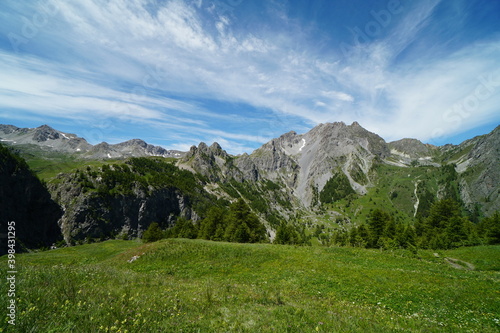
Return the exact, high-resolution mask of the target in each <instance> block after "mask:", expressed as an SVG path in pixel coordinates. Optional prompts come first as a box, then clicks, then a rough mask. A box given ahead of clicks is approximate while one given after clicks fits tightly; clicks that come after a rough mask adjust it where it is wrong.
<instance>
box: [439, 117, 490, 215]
mask: <svg viewBox="0 0 500 333" xmlns="http://www.w3.org/2000/svg"><path fill="white" fill-rule="evenodd" d="M447 151H448V152H451V153H454V154H453V157H454V158H452V159H451V160H450V161H449V163H454V164H456V170H457V171H458V172H459V174H460V185H461V186H460V192H461V193H460V194H461V197H462V200H463V201H464V203H465V204H466V205H468V206H469V208H473V206H474V205H475V204H478V205H479V206H481V208H482V211H483V213H485V214H486V215H491V214H492V213H493V212H495V211H497V210H498V209H499V208H500V187H499V184H500V126H498V127H497V128H495V129H494V130H493V131H492V132H491V133H489V134H486V135H482V136H478V137H475V138H473V139H470V140H467V141H465V142H463V143H461V144H460V145H458V146H454V147H447Z"/></svg>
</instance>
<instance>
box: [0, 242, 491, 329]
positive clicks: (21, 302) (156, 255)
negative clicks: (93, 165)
mask: <svg viewBox="0 0 500 333" xmlns="http://www.w3.org/2000/svg"><path fill="white" fill-rule="evenodd" d="M460 254H461V253H460V252H454V253H451V252H450V254H449V253H439V255H440V257H435V256H434V255H433V253H431V252H419V254H418V258H413V257H411V256H410V255H409V254H407V253H406V252H397V253H394V252H381V251H378V250H365V249H358V248H316V247H314V248H311V247H292V246H277V245H264V244H253V245H250V244H229V243H216V242H208V241H200V240H181V239H170V240H164V241H161V242H158V243H151V244H141V243H139V242H137V241H108V242H104V243H99V244H90V245H82V246H76V247H71V248H63V249H58V250H52V251H47V252H41V253H32V254H23V255H18V256H17V263H16V264H17V266H18V273H17V285H16V288H17V306H18V308H17V319H16V323H17V325H16V327H15V330H14V329H13V327H11V326H10V325H7V322H6V320H5V321H4V322H3V323H2V327H3V331H4V332H7V331H16V332H316V331H319V332H349V331H354V332H392V331H399V332H403V331H426V332H443V331H444V332H456V331H473V332H498V331H499V330H500V274H499V272H498V271H495V269H496V270H498V269H499V262H500V247H493V246H490V247H476V248H470V249H468V250H467V251H464V252H463V254H464V255H465V256H466V257H467V258H465V257H464V258H460V257H457V256H459V255H460ZM482 255H484V256H485V257H482ZM134 256H139V257H138V258H137V259H136V260H134V261H133V262H128V261H129V260H130V259H131V258H132V257H134ZM445 256H450V257H454V258H458V259H462V260H469V261H470V260H473V261H472V263H474V264H475V265H476V270H474V271H467V270H458V269H454V268H452V267H450V266H449V265H448V264H446V263H445V262H444V259H443V257H445ZM486 256H487V258H486ZM0 264H1V265H3V266H4V267H6V265H7V264H6V258H5V257H3V258H2V260H0ZM4 271H5V270H4ZM1 286H2V287H1V288H2V290H1V294H2V297H1V298H0V299H1V307H2V309H6V304H7V289H6V288H7V287H6V284H5V283H2V284H1ZM4 317H5V316H4Z"/></svg>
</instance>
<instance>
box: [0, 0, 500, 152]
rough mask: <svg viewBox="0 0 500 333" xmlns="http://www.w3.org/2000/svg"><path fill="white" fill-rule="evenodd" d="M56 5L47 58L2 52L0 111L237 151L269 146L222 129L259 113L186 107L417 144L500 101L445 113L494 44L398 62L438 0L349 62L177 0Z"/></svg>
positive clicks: (483, 69)
mask: <svg viewBox="0 0 500 333" xmlns="http://www.w3.org/2000/svg"><path fill="white" fill-rule="evenodd" d="M51 3H52V4H53V6H54V7H57V8H58V9H59V11H58V14H57V15H58V16H57V20H58V22H57V24H56V25H47V27H44V34H40V36H38V37H37V40H36V41H33V43H32V44H33V45H35V44H36V43H35V42H40V43H41V44H43V42H44V41H45V42H46V43H47V45H46V47H53V48H54V49H55V50H56V51H55V52H53V54H52V55H51V56H52V57H53V59H52V60H47V59H43V58H42V57H40V58H36V57H22V56H18V55H17V56H11V55H9V54H7V53H0V57H1V58H2V60H5V61H2V62H1V63H0V73H1V74H0V75H1V76H2V79H1V80H0V94H1V95H2V97H1V98H0V107H2V108H18V109H25V110H33V111H34V112H46V113H47V114H48V115H52V116H57V117H93V116H100V117H113V118H118V119H122V120H123V119H125V120H128V121H142V122H143V123H146V124H149V125H150V126H154V124H155V123H158V122H160V123H162V126H165V127H168V128H175V129H177V130H179V131H185V132H186V133H191V132H194V131H195V132H197V133H202V134H203V136H204V137H205V138H207V139H208V138H219V139H220V140H221V141H222V140H227V142H228V143H229V142H230V143H231V145H232V146H233V147H238V145H240V146H239V147H241V148H243V147H246V146H245V145H246V144H241V142H254V143H262V142H263V140H267V139H268V138H269V130H267V129H259V128H258V127H257V126H255V125H254V126H253V127H249V128H248V129H246V131H245V132H244V133H241V134H234V133H231V132H229V131H223V130H221V127H220V126H221V125H220V122H221V121H223V120H227V121H228V122H230V121H231V122H232V123H236V122H238V121H239V122H245V121H246V122H248V123H252V122H254V123H255V117H258V116H254V115H253V114H252V113H247V114H245V115H241V116H240V117H241V118H242V120H241V119H240V120H230V119H229V120H228V115H227V113H224V114H222V113H219V112H217V110H211V111H209V110H206V109H205V108H204V105H203V102H190V101H194V100H196V101H199V100H202V101H207V100H208V101H218V102H224V103H234V104H235V105H236V104H243V105H248V106H250V107H251V108H253V109H255V110H256V111H255V112H256V113H257V114H259V116H260V115H261V114H260V113H259V112H258V111H259V110H271V111H272V112H274V114H275V116H276V117H277V118H281V119H282V120H281V122H282V123H285V122H286V121H287V119H288V117H291V118H292V119H294V120H296V119H297V118H300V119H302V122H301V124H302V125H304V124H307V125H308V126H309V125H310V126H313V125H315V124H317V123H320V122H325V121H336V120H343V121H346V122H351V121H354V120H357V121H359V122H360V123H361V125H363V126H366V127H368V128H369V129H371V130H374V131H377V132H378V133H379V134H381V135H382V136H384V137H385V138H389V139H397V138H400V137H402V136H414V137H418V138H421V139H424V140H428V139H432V138H433V137H435V136H436V135H438V134H439V133H443V134H449V135H451V134H453V133H455V132H457V131H459V130H462V129H464V128H471V127H472V126H476V125H478V124H481V123H483V122H484V121H487V119H492V118H494V117H495V116H494V115H495V112H497V110H498V107H497V106H498V105H500V104H499V103H498V102H499V97H498V96H500V93H498V92H495V93H492V94H491V96H490V97H488V99H485V100H481V103H480V105H478V106H477V108H475V110H474V112H469V114H470V115H469V116H467V117H462V118H463V119H462V120H461V121H458V120H457V119H458V118H457V116H456V115H455V114H450V113H449V111H447V110H449V109H450V108H452V110H453V107H454V105H455V104H456V103H462V102H464V100H465V98H467V96H468V95H469V94H470V93H471V92H474V89H475V88H476V86H477V85H478V84H479V83H478V77H479V76H480V75H483V76H484V75H490V74H491V75H493V74H494V75H497V73H498V72H496V71H495V70H496V69H497V68H498V60H496V59H499V58H500V50H499V44H498V41H490V42H489V43H483V44H480V43H476V44H474V45H469V46H468V48H467V49H463V50H458V51H456V52H454V53H453V54H449V55H448V56H446V57H442V58H439V59H433V58H432V57H426V58H425V60H426V61H427V62H426V63H419V62H412V63H411V64H407V63H404V62H403V63H398V64H397V65H395V63H394V60H395V59H396V58H397V57H399V56H401V54H402V52H403V51H404V50H407V48H408V46H409V45H411V44H412V43H413V42H414V41H415V40H416V39H417V38H418V37H419V34H421V33H422V31H423V29H425V28H426V27H428V25H429V22H431V20H432V19H433V16H432V15H433V13H434V10H435V8H436V6H437V5H438V4H439V3H440V1H430V0H429V1H423V2H418V3H417V4H415V5H412V6H409V8H410V7H411V8H412V9H411V10H410V11H407V12H405V13H403V14H401V17H400V19H396V18H394V19H393V20H392V23H391V25H390V26H388V27H387V37H386V38H384V39H374V40H372V41H368V42H367V43H364V44H359V45H357V46H356V48H355V49H354V51H355V52H354V53H353V55H352V57H351V58H349V59H346V58H344V56H343V55H341V54H338V53H336V52H335V50H334V49H332V50H330V52H329V53H328V54H326V55H325V54H319V53H318V52H317V50H316V49H315V48H314V47H312V46H311V45H312V44H313V43H308V40H307V38H309V37H311V36H307V33H304V34H301V35H299V36H297V35H296V34H288V35H287V34H286V33H282V32H281V33H279V34H276V33H275V32H274V31H270V30H268V31H266V30H265V29H264V28H262V27H260V28H259V29H255V30H251V28H250V29H249V30H248V31H242V30H237V29H234V23H235V22H234V21H233V20H232V19H231V18H230V17H228V16H220V15H217V13H216V12H217V11H216V10H213V11H212V12H209V13H207V12H205V10H206V8H203V7H202V6H196V5H192V4H191V5H190V4H189V3H188V2H185V1H180V0H167V1H165V2H161V4H162V5H161V6H160V7H158V8H153V9H150V8H148V9H146V7H147V6H145V4H146V1H141V0H133V1H125V0H113V1H100V0H93V1H90V0H89V1H84V2H79V3H75V2H67V1H63V0H53V1H51ZM159 4H160V2H158V5H159ZM40 6H41V4H40ZM285 13H286V10H279V11H277V14H279V16H280V17H279V18H278V19H279V20H280V22H287V21H288V18H287V17H286V15H285ZM54 19H56V18H54ZM44 36H50V37H51V38H48V39H46V40H44V38H45V37H44ZM297 45H300V47H297ZM28 46H30V45H28ZM58 50H63V51H65V53H64V54H65V56H66V55H67V56H68V57H69V59H63V58H64V57H65V56H59V55H58V52H57V51H58ZM68 50H70V51H71V52H69V51H68ZM414 58H418V57H417V55H416V56H415V57H414ZM67 64H71V65H67ZM495 89H499V90H500V88H495ZM495 91H496V90H495ZM165 96H169V97H165ZM446 112H448V113H446ZM464 114H465V113H464ZM450 119H451V121H450ZM294 124H295V125H297V122H294ZM429 124H432V125H429ZM280 125H283V126H280V128H281V127H286V125H287V124H280ZM431 127H432V128H431ZM438 132H439V133H438ZM277 134H278V135H279V134H280V133H277ZM198 135H201V134H198ZM439 135H442V134H439ZM223 142H225V141H223ZM238 142H240V143H238ZM247 148H248V147H247Z"/></svg>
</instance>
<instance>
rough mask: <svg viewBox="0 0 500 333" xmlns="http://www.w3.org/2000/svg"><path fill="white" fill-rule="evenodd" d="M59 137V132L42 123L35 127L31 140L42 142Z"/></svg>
mask: <svg viewBox="0 0 500 333" xmlns="http://www.w3.org/2000/svg"><path fill="white" fill-rule="evenodd" d="M60 137H61V136H60V134H59V132H58V131H56V130H55V129H53V128H52V127H50V126H48V125H42V126H40V127H38V128H36V129H35V132H34V134H33V140H35V141H37V142H42V141H47V140H57V139H59V138H60Z"/></svg>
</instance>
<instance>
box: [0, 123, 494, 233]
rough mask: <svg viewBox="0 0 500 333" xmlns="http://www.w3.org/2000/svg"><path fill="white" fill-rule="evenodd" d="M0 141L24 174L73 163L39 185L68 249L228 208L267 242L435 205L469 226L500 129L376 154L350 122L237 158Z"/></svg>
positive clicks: (490, 184) (485, 188)
mask: <svg viewBox="0 0 500 333" xmlns="http://www.w3.org/2000/svg"><path fill="white" fill-rule="evenodd" d="M0 140H1V142H2V143H3V144H6V145H7V146H10V147H13V148H14V149H15V150H17V151H18V152H20V153H21V156H23V157H24V158H26V161H27V162H28V164H29V165H30V166H32V165H35V164H37V163H39V162H40V160H45V162H46V160H48V159H49V158H48V157H47V156H48V155H47V154H52V155H50V156H52V157H51V158H52V160H51V162H50V163H53V164H57V162H58V160H57V158H60V159H63V158H68V156H70V157H71V158H72V160H73V161H74V164H72V166H71V167H68V168H67V169H64V170H61V171H62V172H60V173H59V174H58V175H53V176H51V177H47V178H46V179H43V180H44V181H45V182H47V188H48V191H49V192H50V196H51V198H52V199H53V200H54V201H55V202H57V203H58V205H59V206H60V207H61V209H62V211H63V212H64V213H63V214H62V216H61V217H59V218H58V221H57V222H58V224H59V227H60V228H61V230H62V235H63V236H64V239H65V240H66V242H72V241H75V240H76V241H77V240H82V239H84V238H86V237H87V238H88V237H92V238H98V237H101V238H102V237H108V236H110V235H115V236H116V235H118V234H124V235H126V236H127V237H137V236H140V235H141V234H142V232H143V231H144V230H145V229H146V228H147V227H148V226H149V225H150V224H151V223H152V222H158V223H159V224H160V225H161V226H162V227H164V228H167V227H171V226H173V225H175V223H176V221H177V220H178V219H179V218H184V219H189V220H192V221H193V222H194V223H196V221H199V220H201V219H203V218H204V217H206V214H207V211H208V209H209V207H210V206H212V205H227V204H229V203H230V202H233V201H235V200H236V199H238V198H242V199H244V200H245V201H246V202H247V203H248V205H249V206H250V207H251V209H252V211H253V212H255V214H257V215H258V216H259V218H260V219H261V220H262V221H263V223H264V224H265V225H266V227H267V229H268V233H269V236H270V238H271V239H272V238H273V237H274V235H275V231H276V229H277V227H278V225H279V224H280V223H281V222H280V221H288V223H291V224H294V225H299V226H307V227H308V228H314V227H317V226H318V225H322V226H327V227H331V228H333V229H335V228H337V227H339V226H342V225H345V223H348V224H353V225H355V224H360V223H364V222H365V221H366V219H367V216H368V214H369V212H371V211H372V210H373V209H374V208H382V209H384V210H387V211H389V212H392V213H394V214H395V216H397V218H398V219H399V220H400V221H401V222H402V223H412V222H411V221H413V220H414V219H417V218H419V217H425V216H426V214H428V212H429V207H430V205H431V204H432V203H433V202H434V201H436V200H439V199H441V198H452V199H454V200H456V201H457V202H460V203H461V205H462V206H463V209H464V210H466V211H467V212H468V214H469V215H470V217H471V219H472V220H474V219H478V218H480V217H482V216H491V215H492V214H493V213H494V212H496V211H498V210H499V207H500V195H499V194H500V188H499V186H498V184H499V183H500V164H499V163H498V162H499V161H500V126H499V127H497V128H496V129H494V130H493V131H492V132H491V133H489V134H486V135H482V136H477V137H474V138H472V139H469V140H466V141H464V142H462V143H461V144H459V145H445V146H433V145H429V144H424V143H422V142H420V141H418V140H416V139H402V140H399V141H394V142H386V141H385V140H384V139H383V138H381V137H380V136H378V135H377V134H375V133H372V132H370V131H368V130H366V129H364V128H363V127H362V126H361V125H360V124H358V123H357V122H354V123H352V124H351V125H347V124H345V123H343V122H336V123H326V124H320V125H318V126H316V127H314V128H313V129H311V130H310V131H309V132H307V133H304V134H298V133H296V132H293V131H292V132H288V133H285V134H283V135H282V136H280V137H279V138H275V139H273V140H271V141H269V142H268V143H266V144H264V145H263V146H262V147H260V148H258V149H256V150H255V151H254V152H252V153H251V154H242V155H238V156H233V155H230V154H228V153H227V152H226V151H225V150H223V148H222V147H221V146H220V145H219V144H218V143H213V144H211V145H210V146H208V145H207V144H205V143H203V142H202V143H200V144H199V145H198V146H193V147H191V149H190V150H189V151H188V152H180V151H174V150H166V149H164V148H162V147H158V146H153V145H150V144H147V143H146V142H144V141H142V140H139V139H134V140H130V141H126V142H123V143H119V144H107V143H105V142H103V143H101V144H98V145H91V144H89V143H88V142H87V141H86V140H85V139H83V138H80V137H78V136H77V135H75V134H69V133H64V132H61V131H57V130H55V129H53V128H51V127H50V126H47V125H43V126H40V127H38V128H33V129H28V128H18V127H16V126H12V125H0ZM53 154H58V155H57V156H58V157H57V158H55V159H54V158H53V156H54V155H53ZM35 161H36V163H35ZM46 163H48V162H46ZM50 163H49V164H50ZM12 186H14V185H12ZM0 222H2V223H3V221H0Z"/></svg>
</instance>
